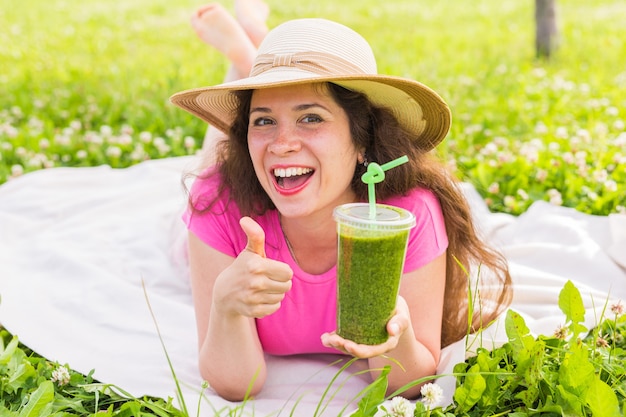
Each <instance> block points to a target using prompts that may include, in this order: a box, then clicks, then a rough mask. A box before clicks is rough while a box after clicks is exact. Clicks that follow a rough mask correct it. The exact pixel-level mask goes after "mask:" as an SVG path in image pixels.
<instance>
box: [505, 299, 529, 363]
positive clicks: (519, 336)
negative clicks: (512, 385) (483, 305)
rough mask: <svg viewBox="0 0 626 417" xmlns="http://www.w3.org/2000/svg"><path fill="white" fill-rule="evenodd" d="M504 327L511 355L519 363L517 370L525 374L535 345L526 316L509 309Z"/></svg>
mask: <svg viewBox="0 0 626 417" xmlns="http://www.w3.org/2000/svg"><path fill="white" fill-rule="evenodd" d="M504 328H505V330H506V335H507V337H508V338H509V345H510V346H511V355H512V356H513V360H514V361H515V363H516V364H517V368H516V372H517V374H518V375H520V376H524V374H525V372H526V370H527V369H528V367H529V366H530V361H531V357H530V355H531V353H530V352H531V350H532V349H533V346H534V345H535V339H534V338H533V336H532V335H531V334H530V330H529V329H528V326H526V322H525V321H524V318H523V317H522V316H521V315H519V313H516V312H514V311H512V310H509V311H508V312H507V314H506V318H505V321H504Z"/></svg>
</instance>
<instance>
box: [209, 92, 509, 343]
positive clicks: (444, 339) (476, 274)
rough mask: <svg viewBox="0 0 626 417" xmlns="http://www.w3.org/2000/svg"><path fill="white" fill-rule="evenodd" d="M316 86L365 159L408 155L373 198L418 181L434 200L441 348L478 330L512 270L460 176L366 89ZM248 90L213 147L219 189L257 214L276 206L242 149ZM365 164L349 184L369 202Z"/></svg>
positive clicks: (501, 304) (499, 305)
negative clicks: (440, 261)
mask: <svg viewBox="0 0 626 417" xmlns="http://www.w3.org/2000/svg"><path fill="white" fill-rule="evenodd" d="M316 86H317V87H319V88H320V89H322V90H325V91H327V92H329V93H330V94H331V96H332V97H333V99H334V100H335V101H336V102H337V103H338V104H339V105H340V106H341V107H342V108H343V109H344V111H345V112H346V114H347V115H348V119H349V120H350V132H351V135H352V139H353V141H354V144H355V146H356V147H357V148H358V149H365V150H366V151H365V152H366V155H367V158H368V160H369V161H377V162H380V163H384V162H387V161H391V160H393V159H396V158H399V157H401V156H403V155H406V156H407V157H408V158H409V162H408V163H405V164H402V165H400V166H398V167H396V168H394V169H392V170H389V171H387V172H386V173H385V181H383V182H381V183H379V184H377V188H376V196H377V198H379V199H381V200H384V199H387V198H388V197H391V196H394V195H404V194H406V193H407V192H409V191H410V190H411V189H413V188H416V187H421V188H424V189H428V190H430V191H432V192H433V193H434V194H435V195H436V196H437V197H438V199H439V202H440V204H441V208H442V211H443V215H444V219H445V225H446V232H447V235H448V241H449V246H448V250H447V255H446V256H447V259H446V286H445V299H444V309H443V323H442V334H441V344H442V346H447V345H449V344H451V343H453V342H455V341H457V340H460V339H462V338H463V337H464V336H465V335H466V334H467V332H468V331H469V332H475V331H477V330H479V329H481V328H484V327H485V326H486V325H488V324H489V323H490V322H491V321H492V320H494V319H495V318H496V317H497V316H498V315H499V314H500V313H501V312H502V311H503V310H504V309H505V308H506V307H507V306H508V305H509V304H510V302H511V298H512V286H511V276H510V273H509V270H508V265H507V262H506V259H505V258H504V256H503V255H502V254H501V253H500V252H498V251H497V250H495V249H494V248H491V247H489V246H488V245H487V244H486V243H485V242H483V241H482V240H481V239H480V237H479V236H478V233H477V231H476V228H475V225H474V222H473V220H472V213H471V211H470V207H469V204H468V202H467V200H466V198H465V196H464V194H463V192H462V190H461V188H460V186H459V185H460V184H459V181H458V180H457V179H456V178H455V177H454V175H452V174H451V173H450V172H449V171H448V170H447V169H446V167H445V164H443V163H442V162H441V161H440V160H439V159H438V158H437V157H436V156H435V154H434V153H433V152H429V151H425V150H423V149H420V148H419V146H416V143H420V141H416V140H415V139H416V138H415V137H414V136H413V135H412V134H411V133H409V132H407V131H406V130H405V129H403V128H402V127H401V126H400V124H399V123H398V122H397V121H396V119H395V117H394V116H393V114H392V113H391V112H390V111H389V110H388V109H386V108H384V107H378V106H374V105H373V104H372V103H371V102H370V101H369V100H368V99H367V96H365V95H364V94H362V93H360V92H356V91H351V90H348V89H346V88H343V87H341V86H339V85H337V84H333V83H323V84H318V85H316ZM252 93H253V91H252V90H245V91H237V92H235V93H233V94H234V96H235V98H236V100H237V102H238V109H237V112H236V115H235V119H234V122H233V124H232V126H231V129H230V131H229V132H228V136H229V139H228V140H224V141H221V142H220V143H219V144H218V149H217V166H218V170H219V173H220V174H221V177H222V179H223V182H222V184H221V188H220V192H221V191H224V190H226V189H228V190H229V193H230V199H231V202H233V203H235V204H236V205H237V206H238V207H239V209H240V210H241V213H242V214H243V215H254V214H257V215H258V214H263V213H264V212H265V211H267V210H271V209H274V208H275V207H274V204H273V203H272V201H271V199H270V198H269V197H268V195H267V194H266V193H265V191H264V190H263V188H262V187H261V184H260V183H259V181H258V179H257V177H256V174H255V171H254V168H253V166H252V160H251V159H250V153H249V151H248V142H247V134H248V123H249V116H248V115H249V110H250V101H251V98H252ZM420 139H424V138H420ZM365 170H366V168H365V167H364V166H363V165H361V164H359V165H357V167H356V169H355V173H354V177H353V179H352V184H351V186H352V189H353V190H354V192H355V193H356V196H357V198H358V199H359V200H362V201H366V200H367V185H366V184H364V183H363V182H362V181H361V176H362V174H363V173H364V172H365ZM211 206H212V204H209V205H208V206H204V208H205V209H210V207H211ZM475 297H478V298H475Z"/></svg>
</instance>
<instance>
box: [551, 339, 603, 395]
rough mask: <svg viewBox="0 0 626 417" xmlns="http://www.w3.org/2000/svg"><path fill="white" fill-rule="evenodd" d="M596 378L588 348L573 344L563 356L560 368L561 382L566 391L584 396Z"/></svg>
mask: <svg viewBox="0 0 626 417" xmlns="http://www.w3.org/2000/svg"><path fill="white" fill-rule="evenodd" d="M595 378H596V376H595V368H594V366H593V365H592V364H591V363H590V362H589V354H588V350H587V349H586V348H583V347H582V346H578V345H573V346H572V348H571V349H570V351H569V352H567V353H566V354H565V356H564V357H563V361H562V363H561V366H560V368H559V384H561V385H562V386H563V388H565V390H566V391H568V392H570V393H572V394H574V395H576V396H578V397H583V396H584V395H585V392H586V391H587V389H588V388H589V386H590V385H591V384H592V383H593V380H594V379H595Z"/></svg>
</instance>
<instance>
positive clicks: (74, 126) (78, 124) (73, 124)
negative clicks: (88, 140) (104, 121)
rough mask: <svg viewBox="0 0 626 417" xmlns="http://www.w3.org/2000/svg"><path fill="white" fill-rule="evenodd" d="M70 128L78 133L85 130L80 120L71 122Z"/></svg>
mask: <svg viewBox="0 0 626 417" xmlns="http://www.w3.org/2000/svg"><path fill="white" fill-rule="evenodd" d="M70 128H72V130H73V131H75V132H78V131H79V130H80V129H82V128H83V124H82V122H81V121H80V120H72V121H71V122H70Z"/></svg>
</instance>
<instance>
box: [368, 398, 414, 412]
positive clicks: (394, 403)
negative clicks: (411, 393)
mask: <svg viewBox="0 0 626 417" xmlns="http://www.w3.org/2000/svg"><path fill="white" fill-rule="evenodd" d="M389 407H390V408H389V409H388V410H387V409H386V408H383V409H379V411H378V412H377V413H376V415H375V417H413V414H414V413H415V404H413V403H411V402H410V401H409V400H407V399H406V398H402V397H393V398H392V399H391V403H390V404H389Z"/></svg>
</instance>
